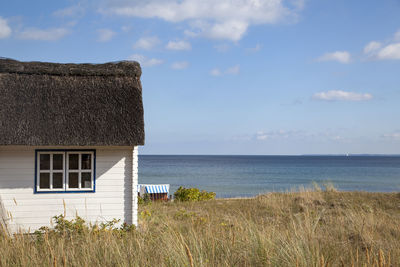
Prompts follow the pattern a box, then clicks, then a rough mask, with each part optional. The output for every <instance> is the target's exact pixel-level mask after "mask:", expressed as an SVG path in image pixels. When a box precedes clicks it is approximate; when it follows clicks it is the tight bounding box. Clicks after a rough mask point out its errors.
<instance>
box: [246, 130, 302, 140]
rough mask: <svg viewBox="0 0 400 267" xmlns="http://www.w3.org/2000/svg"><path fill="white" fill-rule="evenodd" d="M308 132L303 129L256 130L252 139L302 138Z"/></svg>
mask: <svg viewBox="0 0 400 267" xmlns="http://www.w3.org/2000/svg"><path fill="white" fill-rule="evenodd" d="M307 136H309V134H307V133H305V132H303V131H292V130H275V131H258V132H257V133H256V134H255V135H254V138H253V139H256V140H259V141H265V140H269V139H280V138H283V139H286V138H304V137H307Z"/></svg>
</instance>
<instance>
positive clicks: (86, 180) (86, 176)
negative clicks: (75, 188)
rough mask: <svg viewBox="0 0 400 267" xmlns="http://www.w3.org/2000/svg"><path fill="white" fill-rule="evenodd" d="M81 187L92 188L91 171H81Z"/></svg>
mask: <svg viewBox="0 0 400 267" xmlns="http://www.w3.org/2000/svg"><path fill="white" fill-rule="evenodd" d="M81 179H82V185H81V187H82V188H92V173H91V172H83V173H82V177H81Z"/></svg>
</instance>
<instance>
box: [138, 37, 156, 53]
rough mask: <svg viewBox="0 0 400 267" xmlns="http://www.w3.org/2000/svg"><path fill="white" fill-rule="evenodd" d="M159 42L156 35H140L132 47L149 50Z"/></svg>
mask: <svg viewBox="0 0 400 267" xmlns="http://www.w3.org/2000/svg"><path fill="white" fill-rule="evenodd" d="M159 44H160V39H158V37H157V36H151V37H142V38H140V39H139V40H137V41H136V43H135V44H134V45H133V48H134V49H143V50H151V49H153V48H154V47H156V46H157V45H159Z"/></svg>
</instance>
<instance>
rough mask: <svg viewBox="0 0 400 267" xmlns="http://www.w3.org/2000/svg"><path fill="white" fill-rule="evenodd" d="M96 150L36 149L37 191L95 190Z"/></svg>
mask: <svg viewBox="0 0 400 267" xmlns="http://www.w3.org/2000/svg"><path fill="white" fill-rule="evenodd" d="M94 188H95V151H94V150H90V151H75V150H62V151H44V150H38V151H36V192H94Z"/></svg>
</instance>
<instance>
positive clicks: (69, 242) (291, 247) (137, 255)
mask: <svg viewBox="0 0 400 267" xmlns="http://www.w3.org/2000/svg"><path fill="white" fill-rule="evenodd" d="M139 214H140V228H139V229H138V230H136V231H132V232H116V231H89V230H84V231H83V232H82V233H80V234H77V233H74V234H64V235H52V234H49V235H47V234H45V235H44V236H43V238H42V239H40V240H36V241H32V238H29V237H26V236H25V237H24V236H17V237H16V238H14V239H9V238H1V241H0V264H1V265H3V266H5V265H10V264H12V265H15V264H17V265H24V266H25V265H26V266H41V265H47V266H50V265H57V266H62V265H64V264H65V265H75V266H85V265H86V266H89V265H90V266H96V265H97V266H105V265H109V266H110V265H112V266H126V265H130V266H352V265H353V266H400V193H388V194H384V193H365V192H336V191H320V190H315V191H304V192H299V193H271V194H267V195H262V196H259V197H256V198H252V199H221V200H215V201H206V202H195V203H152V204H149V205H142V206H140V210H139Z"/></svg>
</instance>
